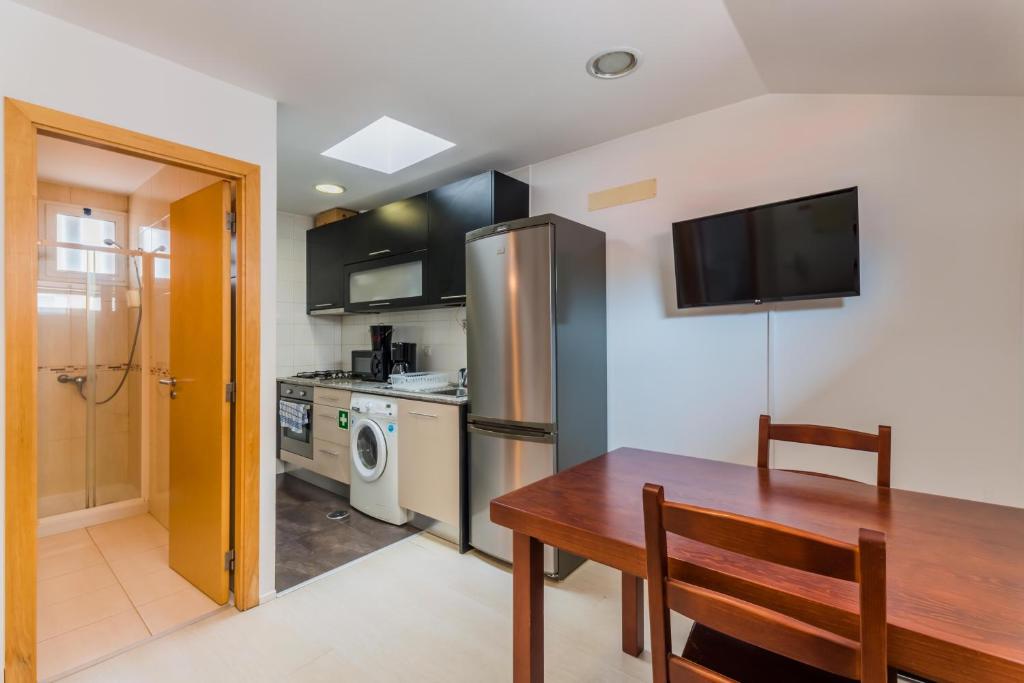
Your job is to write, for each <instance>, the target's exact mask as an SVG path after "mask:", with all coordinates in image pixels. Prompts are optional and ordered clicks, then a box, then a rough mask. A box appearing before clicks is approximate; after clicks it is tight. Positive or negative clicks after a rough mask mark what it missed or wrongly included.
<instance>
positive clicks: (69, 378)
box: [57, 374, 85, 387]
mask: <svg viewBox="0 0 1024 683" xmlns="http://www.w3.org/2000/svg"><path fill="white" fill-rule="evenodd" d="M57 381H58V382H60V383H61V384H71V383H72V382H73V383H75V384H77V385H78V386H79V387H81V386H82V385H83V384H85V375H67V374H61V375H57Z"/></svg>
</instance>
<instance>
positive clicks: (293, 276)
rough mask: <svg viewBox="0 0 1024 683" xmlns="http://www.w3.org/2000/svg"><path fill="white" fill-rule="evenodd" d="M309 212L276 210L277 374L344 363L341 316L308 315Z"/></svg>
mask: <svg viewBox="0 0 1024 683" xmlns="http://www.w3.org/2000/svg"><path fill="white" fill-rule="evenodd" d="M312 227H313V219H312V217H310V216H299V215H296V214H292V213H284V212H279V213H278V214H277V275H278V283H277V286H278V289H277V376H278V377H288V376H290V375H294V374H295V373H297V372H305V371H308V370H333V369H335V368H340V367H341V360H342V352H341V320H340V318H338V317H337V316H310V315H306V231H307V230H309V229H310V228H312Z"/></svg>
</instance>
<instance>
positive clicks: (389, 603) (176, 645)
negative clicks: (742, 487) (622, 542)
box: [67, 534, 688, 683]
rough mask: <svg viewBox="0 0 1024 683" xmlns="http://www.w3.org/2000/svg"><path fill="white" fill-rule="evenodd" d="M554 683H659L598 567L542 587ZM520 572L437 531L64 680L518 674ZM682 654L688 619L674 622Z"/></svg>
mask: <svg viewBox="0 0 1024 683" xmlns="http://www.w3.org/2000/svg"><path fill="white" fill-rule="evenodd" d="M545 600H546V607H547V612H546V617H547V618H546V620H545V632H546V638H547V648H546V653H547V667H546V668H547V675H548V676H547V680H549V681H556V682H558V681H597V682H601V681H604V682H611V681H631V682H634V681H644V682H646V681H649V680H650V675H651V674H650V654H649V652H645V653H644V655H643V657H641V658H639V659H635V658H633V657H630V656H628V655H625V654H623V653H622V651H621V650H620V637H621V636H620V633H619V624H620V615H619V575H618V574H617V573H616V572H615V571H613V570H611V569H608V568H607V567H602V566H600V565H597V564H594V563H592V562H588V563H586V564H584V565H583V566H582V567H581V568H580V569H579V570H577V571H576V572H575V573H574V574H573V575H572V576H570V577H569V578H568V579H567V580H566V581H563V582H562V583H550V584H549V585H548V588H547V589H546V591H545ZM511 615H512V576H511V574H510V573H509V571H508V570H507V569H506V568H505V567H503V566H498V565H496V564H494V563H491V562H489V561H486V560H483V559H481V558H480V557H478V556H476V555H474V554H468V555H459V554H458V552H457V551H456V550H455V549H454V547H453V546H451V545H449V544H447V543H445V542H443V541H439V540H437V539H435V538H433V537H432V536H429V535H427V534H420V535H417V536H413V537H411V538H409V539H406V540H404V541H399V542H398V543H395V544H394V545H391V546H388V547H387V548H384V549H383V550H380V551H378V552H376V553H374V554H372V555H369V556H367V557H365V558H362V559H360V560H357V561H355V562H352V563H350V564H347V565H345V566H344V567H342V568H341V569H339V570H337V571H336V572H335V573H332V574H330V575H328V576H326V577H324V578H323V579H321V580H319V581H315V582H312V583H310V584H307V585H306V586H303V587H301V588H299V589H297V590H295V591H293V592H291V593H288V594H286V595H284V596H282V597H280V598H278V599H276V600H273V601H271V602H268V603H267V604H265V605H262V606H260V607H257V608H255V609H253V610H250V611H248V612H237V611H235V610H224V611H221V612H219V613H217V614H216V615H214V616H212V617H209V618H207V619H203V620H202V621H200V622H197V623H195V624H192V625H190V626H187V627H185V628H183V629H180V630H178V631H175V632H173V633H170V634H168V635H166V636H164V637H163V638H159V639H154V640H151V641H149V642H146V643H144V644H142V645H140V646H138V647H135V648H133V649H131V650H130V651H128V652H125V653H123V654H121V655H118V656H117V657H114V658H112V659H109V660H107V661H105V662H102V663H100V664H98V665H96V666H94V667H91V668H89V669H86V670H84V671H80V672H78V673H76V674H74V675H72V676H71V677H69V678H68V679H67V681H68V682H69V683H70V682H74V683H101V682H102V683H117V682H124V683H128V682H132V683H135V682H137V681H147V682H152V683H161V682H169V681H187V682H189V683H202V682H205V681H210V682H216V683H228V682H232V681H246V682H250V683H256V682H259V681H268V682H269V681H274V682H275V683H280V682H286V683H298V682H300V681H302V682H309V683H317V682H319V681H323V682H328V681H329V682H331V683H337V682H339V681H359V682H368V683H372V682H376V681H407V680H415V681H424V682H429V681H437V682H439V683H441V682H443V683H460V682H466V683H485V682H488V681H509V680H511V678H512V668H511V666H512V655H511V652H510V649H509V644H510V643H511V638H512V619H511ZM673 624H674V626H675V627H676V635H677V636H678V638H679V645H680V646H681V644H682V642H683V640H684V639H685V637H686V634H687V632H688V623H687V622H686V621H685V620H681V621H680V622H679V623H676V622H673Z"/></svg>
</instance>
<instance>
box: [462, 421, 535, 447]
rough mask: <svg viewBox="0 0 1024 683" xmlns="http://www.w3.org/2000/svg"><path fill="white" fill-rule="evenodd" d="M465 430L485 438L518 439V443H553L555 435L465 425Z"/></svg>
mask: <svg viewBox="0 0 1024 683" xmlns="http://www.w3.org/2000/svg"><path fill="white" fill-rule="evenodd" d="M466 430H467V431H470V432H475V433H477V434H485V435H487V436H496V437H499V438H507V439H518V440H519V441H532V442H533V443H554V442H555V435H554V434H551V433H540V432H538V433H537V434H530V433H528V432H524V431H521V430H515V429H499V428H495V427H481V426H480V425H475V424H467V425H466Z"/></svg>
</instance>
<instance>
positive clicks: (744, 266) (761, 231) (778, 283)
mask: <svg viewBox="0 0 1024 683" xmlns="http://www.w3.org/2000/svg"><path fill="white" fill-rule="evenodd" d="M857 233H858V229H857V188H856V187H852V188H849V189H845V190H836V191H835V192H826V193H824V194H816V195H811V196H810V197H801V198H799V199H790V200H787V201H784V202H776V203H774V204H765V205H763V206H755V207H753V208H749V209H740V210H739V211H730V212H728V213H720V214H716V215H714V216H705V217H704V218H694V219H691V220H687V221H680V222H678V223H673V224H672V244H673V248H674V251H675V265H676V302H677V304H678V306H679V308H691V307H694V306H716V305H720V304H741V303H762V302H766V301H792V300H797V299H822V298H828V297H842V296H858V295H859V294H860V270H859V265H860V264H859V244H858V238H857Z"/></svg>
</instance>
